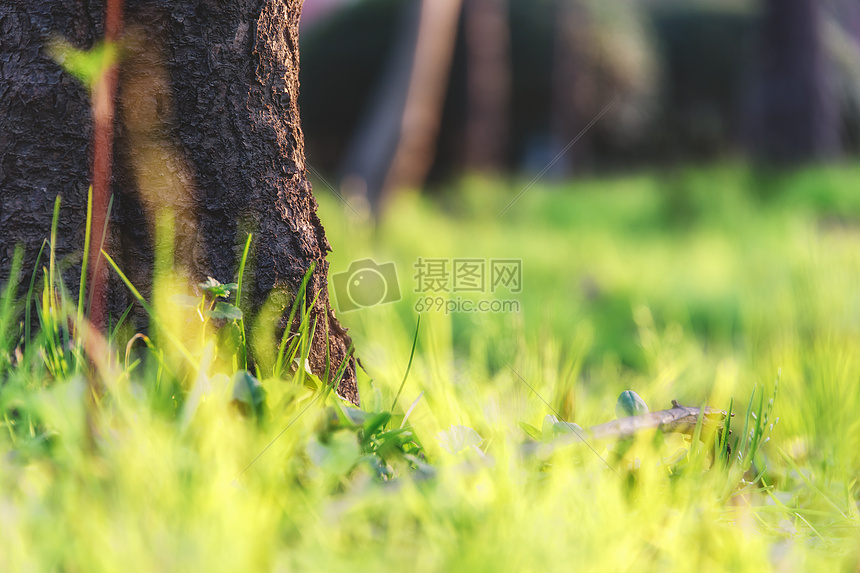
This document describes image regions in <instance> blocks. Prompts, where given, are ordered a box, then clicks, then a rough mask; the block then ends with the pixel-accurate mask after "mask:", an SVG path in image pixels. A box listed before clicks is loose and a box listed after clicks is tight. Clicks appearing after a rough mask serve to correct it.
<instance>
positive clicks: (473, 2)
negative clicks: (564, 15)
mask: <svg viewBox="0 0 860 573" xmlns="http://www.w3.org/2000/svg"><path fill="white" fill-rule="evenodd" d="M464 15H465V23H466V52H467V58H468V61H467V66H468V80H467V81H468V114H467V117H466V165H467V167H468V168H469V169H474V170H476V171H483V172H494V171H499V170H501V169H502V167H503V166H504V165H505V164H506V159H507V152H508V131H509V130H508V119H509V115H510V110H509V107H510V105H509V104H510V95H511V52H510V27H509V25H508V2H507V0H466V3H465V9H464Z"/></svg>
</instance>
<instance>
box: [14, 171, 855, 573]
mask: <svg viewBox="0 0 860 573" xmlns="http://www.w3.org/2000/svg"><path fill="white" fill-rule="evenodd" d="M856 180H857V169H856V168H853V167H845V168H839V169H830V170H816V171H812V172H810V173H801V174H799V175H796V176H795V177H794V178H780V179H778V180H773V179H770V178H762V177H761V176H758V175H755V174H751V173H748V172H747V171H745V170H743V169H740V168H733V169H713V170H709V171H701V172H695V171H694V172H688V173H680V174H678V175H675V176H674V177H667V176H657V175H655V176H639V177H632V178H621V179H615V180H609V181H586V182H582V183H577V184H573V185H569V186H568V185H565V186H553V185H540V184H539V185H537V186H536V188H535V189H532V190H530V191H529V193H528V194H526V195H524V196H523V198H522V199H520V200H519V201H518V202H517V203H516V206H515V208H514V207H512V208H511V209H510V210H509V211H508V213H506V215H505V217H503V218H501V219H500V220H498V221H496V220H495V216H496V214H497V213H498V212H499V211H501V210H502V209H503V208H504V207H505V205H506V204H507V202H508V201H509V200H510V199H512V198H513V197H514V196H515V195H516V193H517V192H518V191H519V190H520V188H519V187H518V186H517V184H516V183H515V182H505V183H497V182H491V181H483V180H466V181H464V182H463V183H462V185H461V186H460V187H459V188H453V189H450V190H449V193H447V194H445V195H444V196H443V197H441V198H438V199H437V200H436V202H433V201H430V200H428V199H426V198H418V197H415V196H411V195H406V196H404V197H403V198H402V199H401V200H400V201H399V202H398V204H397V205H396V206H395V207H394V210H393V211H392V213H391V216H390V217H389V218H388V219H386V221H384V222H383V223H382V224H381V226H380V227H379V228H378V229H377V230H372V229H371V228H370V226H369V225H368V224H367V222H365V221H361V220H356V217H355V215H354V214H353V213H352V212H351V211H349V210H348V209H345V208H344V207H343V205H342V204H340V203H339V202H338V200H337V199H336V198H333V197H331V198H330V197H327V196H326V195H325V193H326V192H325V190H324V188H323V187H322V186H318V187H317V195H319V196H320V199H321V210H322V213H321V218H322V220H323V221H324V222H325V223H326V229H327V233H328V236H329V239H330V241H331V243H332V245H333V247H334V253H332V257H331V261H332V262H331V271H330V272H332V273H333V272H340V271H343V270H345V269H346V268H347V267H348V265H349V262H350V261H352V260H354V259H359V258H363V257H368V256H371V257H373V258H374V259H376V260H377V261H378V262H383V261H388V260H393V261H395V263H396V264H397V267H398V272H399V276H400V284H401V291H402V292H403V295H404V299H403V300H402V301H399V302H397V303H394V304H391V305H385V306H380V307H373V308H367V309H363V310H359V311H355V312H353V313H350V314H343V315H341V317H340V318H341V320H342V321H343V322H344V323H345V324H346V325H347V326H349V327H350V334H351V335H352V336H353V338H354V340H355V343H356V349H357V354H358V356H359V357H360V358H361V362H362V364H363V366H364V369H365V370H364V371H363V372H360V377H361V378H360V380H359V388H360V391H361V396H362V410H363V412H356V411H355V410H352V409H349V408H347V407H346V405H344V404H343V403H342V402H340V401H339V400H338V399H337V398H336V397H335V396H334V395H333V394H332V393H331V392H327V390H326V389H327V388H328V385H329V384H331V383H332V382H335V381H336V379H337V373H336V372H332V373H331V380H320V379H319V378H317V377H314V376H311V375H309V374H308V373H306V372H305V371H304V368H302V367H301V365H302V364H303V362H304V361H303V360H302V357H303V356H304V355H306V354H305V353H306V352H307V345H306V341H307V339H308V336H309V333H310V331H311V330H312V329H313V324H311V323H310V322H309V321H303V334H302V335H301V336H299V337H294V338H292V339H290V340H289V341H288V342H287V343H286V344H282V340H281V339H279V338H277V337H276V333H275V332H274V330H273V329H267V328H265V324H267V322H266V320H265V319H260V320H256V321H255V322H254V324H251V323H250V322H249V323H247V324H244V327H245V328H244V329H242V332H246V333H247V337H248V347H247V348H248V350H249V351H250V352H251V354H252V355H253V356H254V357H258V359H257V360H256V361H255V362H253V363H252V366H251V372H250V373H249V375H253V377H254V378H245V377H243V376H244V375H242V376H237V375H236V372H237V370H239V371H241V369H242V367H243V366H244V352H245V345H244V344H243V341H244V339H245V334H240V333H239V329H238V319H229V318H228V319H223V318H216V317H214V316H211V315H207V314H205V313H204V312H203V311H205V310H214V308H215V307H214V304H215V303H216V302H217V301H216V300H215V299H213V298H212V297H211V296H210V297H209V298H205V297H203V298H201V302H200V306H194V305H190V304H187V305H186V306H185V307H183V306H181V305H180V306H177V304H176V299H175V298H174V299H171V297H175V296H176V295H177V294H178V295H186V296H188V295H195V296H198V295H202V293H201V292H199V289H198V292H197V293H194V292H190V291H188V292H186V291H182V290H181V289H182V285H185V286H184V288H185V289H186V290H187V289H188V287H187V285H188V281H187V279H186V280H183V279H182V278H181V277H182V275H181V269H171V270H170V272H167V271H164V272H163V273H162V274H161V275H160V279H159V280H160V286H159V287H158V288H157V289H156V290H157V292H156V297H155V300H153V301H149V302H152V303H153V307H154V308H153V311H152V312H153V313H156V314H157V315H158V316H160V317H162V318H161V320H160V321H159V322H157V323H155V324H154V326H153V328H152V329H151V331H150V332H149V333H148V335H147V338H146V339H142V338H141V337H137V338H135V339H133V340H131V339H130V337H129V336H128V335H127V334H123V331H122V329H120V330H118V331H117V332H116V333H113V332H112V333H109V336H108V338H109V339H110V340H112V341H113V346H112V347H111V348H110V349H108V348H107V347H106V346H102V347H101V351H102V352H103V354H104V355H105V356H104V357H103V359H102V360H101V361H98V360H89V359H88V358H87V356H88V354H92V353H95V352H98V351H97V350H94V347H93V346H92V344H93V343H92V342H90V346H87V345H86V341H85V340H83V339H81V338H80V337H81V334H80V333H82V332H86V329H85V325H82V324H81V323H80V321H79V320H78V313H77V308H76V305H75V304H72V303H70V302H69V300H68V297H65V296H64V295H63V289H62V287H61V285H60V283H59V279H58V278H57V277H56V276H55V275H53V276H54V278H53V279H51V276H52V274H51V268H52V265H51V264H50V253H51V252H52V251H51V249H50V241H49V244H48V246H46V250H45V254H46V255H47V258H46V259H45V260H44V261H43V264H44V265H45V267H46V272H42V271H41V267H40V268H39V269H37V272H36V274H35V276H36V279H35V281H34V287H33V289H32V293H31V295H30V300H31V301H33V306H32V308H33V309H34V310H32V312H33V315H34V317H35V319H36V320H37V321H38V322H39V323H40V324H41V325H42V328H41V329H39V330H38V331H35V330H34V331H33V332H31V333H29V335H28V334H27V333H26V329H25V325H26V324H27V322H26V320H25V314H26V313H25V308H31V306H30V305H25V300H26V299H25V297H26V296H27V295H26V292H27V288H26V287H27V286H28V284H29V280H30V277H31V274H30V273H31V272H32V269H21V270H20V271H19V272H17V273H12V275H13V277H15V276H20V280H21V281H23V285H24V287H23V288H22V289H20V290H19V292H22V293H25V294H24V295H22V297H21V298H17V297H16V296H15V295H14V292H15V289H14V288H13V289H7V290H3V291H2V292H3V293H4V295H3V297H4V298H3V301H2V304H0V320H2V324H0V335H2V340H0V342H2V347H0V376H2V387H0V492H2V493H0V531H2V532H3V535H2V536H0V570H4V571H6V570H9V571H12V570H30V569H32V570H45V569H48V570H63V571H99V570H104V571H116V570H128V569H134V570H157V571H162V570H205V571H209V570H213V571H214V570H240V571H244V570H307V571H319V570H350V571H355V570H365V569H367V570H384V569H391V570H401V569H405V570H416V571H438V570H464V571H475V570H488V571H489V570H515V571H524V570H525V571H541V570H565V571H568V570H583V571H624V570H635V571H640V570H654V571H656V570H660V571H665V570H679V571H680V570H683V571H688V570H700V571H762V570H770V569H776V570H785V571H795V570H798V571H799V570H821V571H825V570H827V571H830V570H844V571H854V570H856V568H857V564H858V559H860V555H858V550H857V547H858V546H860V517H858V506H857V496H858V493H860V486H858V478H860V453H858V452H860V421H858V416H857V413H858V412H860V390H858V382H860V304H858V300H860V299H858V290H857V287H858V285H860V280H858V279H860V250H858V249H857V243H858V241H860V232H858V231H857V229H858V228H860V227H855V224H856V223H857V222H860V209H857V208H855V205H857V201H856V200H855V199H852V198H851V197H852V196H853V195H852V194H856V190H855V189H854V182H856ZM774 187H779V189H783V191H780V190H779V189H776V190H774V189H773V188H774ZM59 216H62V210H60V212H59ZM165 224H167V223H165ZM168 226H169V225H168ZM48 239H50V238H48ZM419 256H421V257H442V258H455V257H481V258H491V257H500V258H501V257H504V258H521V259H522V260H523V269H524V285H523V291H522V293H520V294H519V295H517V296H518V297H519V300H521V302H522V305H523V311H522V312H521V313H519V314H513V315H510V314H498V315H489V314H488V315H478V314H472V315H462V314H461V315H445V314H442V313H425V314H423V315H422V318H421V324H420V327H419V330H418V339H417V345H416V351H415V356H414V359H413V362H412V365H411V369H410V372H409V376H408V378H407V379H406V382H405V385H404V386H403V390H402V394H400V396H399V399H398V400H397V406H396V408H395V409H394V411H393V412H391V416H389V415H388V414H387V412H389V411H390V410H391V408H392V404H393V403H394V400H395V396H396V395H397V394H398V391H399V389H400V387H401V383H402V381H403V379H404V375H405V373H406V370H407V366H408V364H409V361H410V355H411V350H412V344H413V336H414V334H415V329H416V322H417V317H416V315H415V313H414V312H413V310H412V305H413V303H414V301H415V300H416V298H417V297H418V296H420V293H415V292H413V289H414V286H415V285H414V281H413V279H412V275H413V273H414V270H413V268H412V264H413V262H414V261H415V260H416V259H417V257H419ZM164 257H167V258H169V254H165V255H164ZM16 260H18V259H16ZM162 262H163V261H162ZM165 264H166V263H165ZM13 266H14V264H13ZM237 273H238V270H237ZM46 277H47V279H46ZM237 286H238V285H237ZM231 296H232V297H233V298H223V299H219V300H224V301H225V302H230V303H231V304H235V305H236V306H237V307H239V308H244V307H243V303H242V301H241V300H238V299H237V298H235V296H236V295H235V292H234V293H233V294H232V295H231ZM171 300H173V302H171ZM186 302H188V303H190V302H191V301H186ZM294 310H295V312H296V313H299V316H304V315H303V314H302V313H303V311H302V309H301V307H294ZM270 322H272V323H273V322H274V320H273V319H272V320H270ZM70 325H71V326H70ZM219 325H220V326H221V328H220V330H219V329H217V328H216V326H219ZM225 332H226V334H225ZM92 336H95V335H94V334H93V335H92ZM177 341H179V342H181V344H182V346H183V347H184V349H185V351H181V350H180V349H179V348H178V345H177ZM129 342H131V344H130V345H129V346H127V345H128V344H129ZM107 356H109V357H110V359H108V358H107ZM256 379H259V381H260V383H261V386H260V387H257V386H254V384H253V382H254V381H255V380H256ZM777 379H779V388H778V392H776V388H775V383H776V380H777ZM249 380H251V382H249ZM526 383H527V384H526ZM243 384H244V386H243ZM249 384H250V385H249ZM529 386H531V388H530V387H529ZM754 388H757V389H756V391H755V394H754V393H753V392H754V390H753V389H754ZM92 389H94V390H92ZM532 389H533V390H532ZM625 389H633V390H635V391H636V392H638V393H639V394H640V395H641V396H642V397H643V398H644V399H645V401H646V402H647V403H648V405H649V406H650V408H651V410H659V409H664V408H669V407H670V401H671V400H672V399H678V400H679V401H680V402H681V403H683V404H685V405H688V406H699V405H701V404H702V403H703V402H707V403H708V404H709V405H710V406H714V407H718V408H722V409H728V408H729V407H730V405H731V408H732V411H733V412H734V413H735V414H736V415H735V418H734V419H733V420H732V430H733V434H732V436H731V437H730V443H731V444H732V445H733V446H734V447H733V453H732V455H731V456H729V458H728V459H720V457H719V453H716V454H715V453H714V452H715V448H714V446H713V445H712V444H709V443H703V444H701V445H697V444H698V442H695V441H691V440H690V439H689V438H686V439H685V438H683V437H680V436H677V435H672V436H667V437H666V438H665V439H655V438H654V437H653V436H651V435H643V436H642V437H641V438H640V439H638V440H636V443H634V444H627V445H625V446H621V445H618V444H614V443H612V442H598V443H594V444H592V445H593V447H594V449H595V451H592V450H591V449H589V448H588V447H586V446H584V445H583V444H581V443H577V442H576V441H575V440H570V439H567V438H565V437H564V436H562V437H560V438H556V439H552V438H551V436H552V426H551V424H550V425H549V426H546V417H547V415H558V416H559V417H560V418H561V419H565V420H568V421H570V422H574V423H576V424H578V425H579V426H581V427H583V428H587V427H589V426H592V425H595V424H599V423H602V422H606V421H609V420H611V419H613V418H614V417H615V401H616V398H617V397H618V394H619V393H620V392H621V391H622V390H625ZM774 396H775V398H774ZM257 398H260V399H262V398H264V403H263V404H264V405H263V407H262V408H260V409H259V410H257V409H255V408H254V404H255V403H257V402H255V400H256V399H257ZM771 398H774V401H773V404H772V411H771V412H770V417H769V418H768V419H767V420H766V421H765V420H764V415H765V412H767V411H768V410H769V408H770V405H769V402H768V401H769V400H770V399H771ZM407 411H408V412H409V415H408V418H407V419H405V420H404V415H405V414H406V412H407ZM748 411H752V412H754V413H755V414H756V418H757V419H756V418H753V417H752V416H747V413H748ZM777 417H778V418H779V421H778V422H776V418H777ZM757 420H758V421H757ZM771 424H773V427H772V428H771ZM524 425H528V426H530V427H533V428H535V429H537V430H538V431H539V433H541V432H544V429H545V428H547V430H546V431H547V432H549V434H548V435H546V436H544V435H543V434H541V435H540V436H538V439H533V438H532V437H530V436H529V434H528V433H527V432H526V430H525V429H524V427H525V426H524ZM453 426H462V427H464V429H462V430H458V429H455V428H452V427H453ZM745 427H746V432H745V431H744V428H745ZM465 428H471V429H472V430H474V432H476V433H477V436H478V437H477V438H474V437H473V439H471V440H470V438H469V436H472V434H471V433H469V432H468V431H467V430H466V429H465ZM750 431H752V434H753V436H754V439H759V440H761V441H763V440H764V439H767V438H769V441H767V443H764V444H763V445H761V447H760V449H757V450H755V456H754V457H753V458H752V459H747V460H745V461H744V460H743V459H742V458H743V457H744V453H745V452H748V451H751V450H749V447H748V442H747V439H748V438H749V436H748V434H749V433H750ZM545 438H546V439H545ZM458 449H460V451H459V452H458V451H457V450H458ZM717 449H718V448H717ZM261 453H262V454H261Z"/></svg>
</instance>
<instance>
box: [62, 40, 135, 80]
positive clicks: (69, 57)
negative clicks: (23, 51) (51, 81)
mask: <svg viewBox="0 0 860 573" xmlns="http://www.w3.org/2000/svg"><path fill="white" fill-rule="evenodd" d="M48 55H50V56H51V58H52V59H53V60H54V61H55V62H57V63H58V64H60V66H62V68H63V69H64V70H66V71H67V72H69V73H70V74H72V75H73V76H75V77H76V78H77V79H78V80H80V81H81V83H82V84H84V85H85V86H87V88H88V89H92V88H93V86H94V85H95V83H96V82H97V81H98V80H99V78H101V77H102V75H104V73H105V72H106V71H107V70H108V69H109V68H110V67H111V66H112V65H113V64H114V62H116V60H117V55H118V50H117V47H116V44H114V43H110V42H108V43H105V42H100V43H98V44H96V45H95V46H93V48H92V49H91V50H78V49H77V48H75V47H74V46H72V45H71V44H70V43H69V42H67V41H66V40H64V39H62V38H59V39H55V40H53V41H52V42H50V43H49V44H48Z"/></svg>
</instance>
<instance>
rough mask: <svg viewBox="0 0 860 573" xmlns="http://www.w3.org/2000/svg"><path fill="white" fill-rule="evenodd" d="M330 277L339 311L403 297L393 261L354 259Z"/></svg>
mask: <svg viewBox="0 0 860 573" xmlns="http://www.w3.org/2000/svg"><path fill="white" fill-rule="evenodd" d="M331 278H332V283H333V284H334V294H335V298H336V299H337V308H338V310H339V311H340V312H349V311H351V310H357V309H359V308H364V307H368V306H376V305H378V304H386V303H389V302H395V301H398V300H400V284H399V283H398V282H397V270H396V269H395V268H394V263H393V262H388V263H382V264H377V263H376V261H374V260H373V259H361V260H360V261H353V262H352V263H351V264H350V265H349V268H348V269H347V270H346V271H345V272H342V273H337V274H333V275H332V277H331Z"/></svg>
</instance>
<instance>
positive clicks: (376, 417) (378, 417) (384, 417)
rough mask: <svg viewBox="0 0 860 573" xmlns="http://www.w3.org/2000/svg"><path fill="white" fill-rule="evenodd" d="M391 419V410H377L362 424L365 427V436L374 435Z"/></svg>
mask: <svg viewBox="0 0 860 573" xmlns="http://www.w3.org/2000/svg"><path fill="white" fill-rule="evenodd" d="M390 419H391V412H377V413H375V414H373V415H372V416H371V417H370V418H368V419H367V420H365V422H364V425H363V426H362V427H363V429H364V435H365V438H367V437H370V436H372V435H373V434H374V433H376V431H377V430H378V429H380V428H381V427H382V426H384V425H385V424H387V423H388V420H390Z"/></svg>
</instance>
